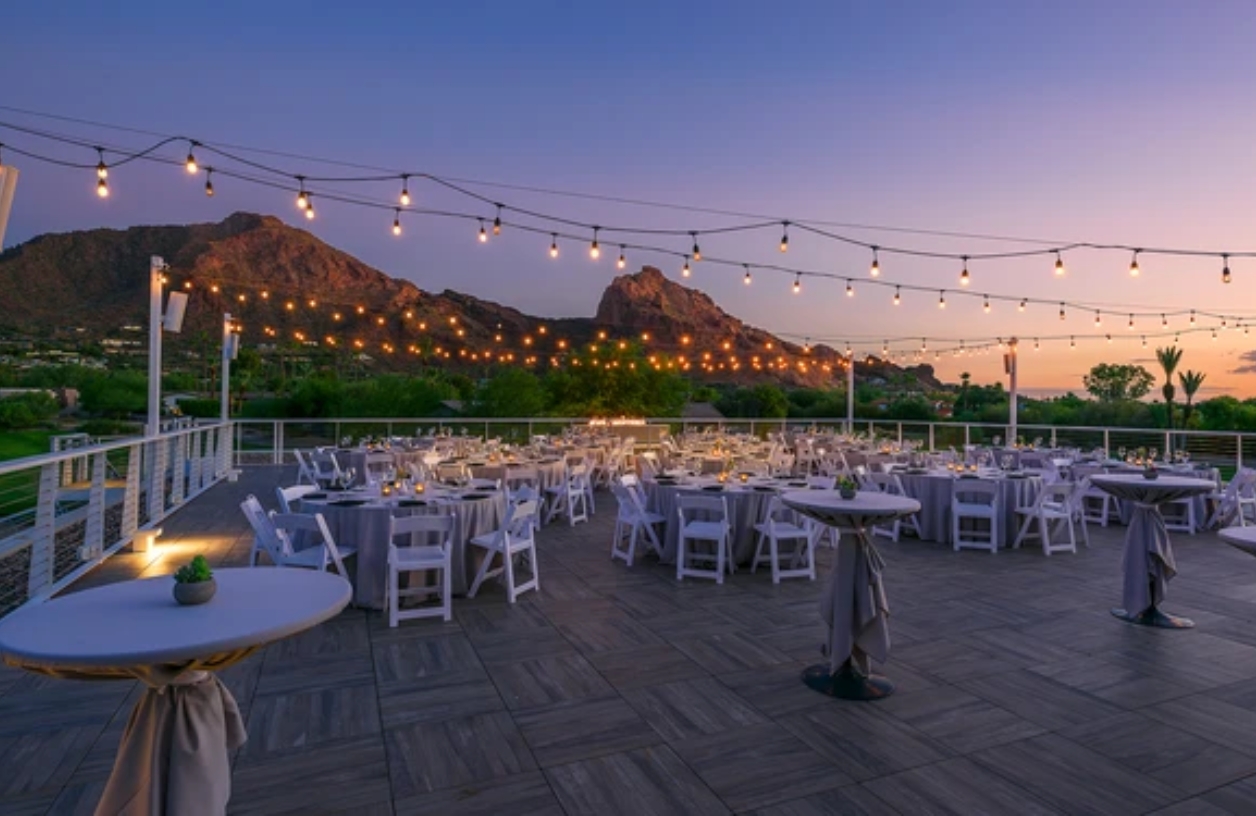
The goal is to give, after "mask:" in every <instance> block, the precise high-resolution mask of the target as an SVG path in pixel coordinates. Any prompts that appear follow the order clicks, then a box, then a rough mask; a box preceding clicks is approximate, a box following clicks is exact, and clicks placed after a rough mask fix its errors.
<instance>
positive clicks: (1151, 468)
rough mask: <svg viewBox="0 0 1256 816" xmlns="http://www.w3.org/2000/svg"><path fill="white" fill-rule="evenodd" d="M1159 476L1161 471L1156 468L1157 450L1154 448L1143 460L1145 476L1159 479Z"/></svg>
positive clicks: (1145, 477)
mask: <svg viewBox="0 0 1256 816" xmlns="http://www.w3.org/2000/svg"><path fill="white" fill-rule="evenodd" d="M1140 450H1141V448H1140ZM1159 477H1160V471H1158V470H1156V451H1155V449H1154V448H1153V449H1152V450H1149V451H1148V452H1147V458H1146V459H1144V460H1143V478H1144V479H1158V478H1159Z"/></svg>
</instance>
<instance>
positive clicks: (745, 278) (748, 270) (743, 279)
mask: <svg viewBox="0 0 1256 816" xmlns="http://www.w3.org/2000/svg"><path fill="white" fill-rule="evenodd" d="M742 267H744V268H745V270H746V276H745V277H743V278H742V279H741V282H742V283H744V284H746V285H747V286H749V285H750V264H742Z"/></svg>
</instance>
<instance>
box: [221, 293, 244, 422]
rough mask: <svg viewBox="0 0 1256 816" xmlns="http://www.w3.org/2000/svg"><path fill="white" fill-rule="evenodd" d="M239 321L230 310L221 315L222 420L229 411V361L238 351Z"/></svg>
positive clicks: (224, 420) (224, 419)
mask: <svg viewBox="0 0 1256 816" xmlns="http://www.w3.org/2000/svg"><path fill="white" fill-rule="evenodd" d="M241 330H242V327H241V326H240V321H238V320H236V319H235V318H233V317H232V316H231V314H230V312H228V313H226V314H224V315H223V316H222V372H221V373H222V406H221V407H222V421H223V422H226V421H227V418H228V415H229V414H230V413H231V361H232V360H234V359H235V358H236V355H237V354H239V353H240V332H241Z"/></svg>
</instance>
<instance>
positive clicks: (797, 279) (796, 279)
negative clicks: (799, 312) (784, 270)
mask: <svg viewBox="0 0 1256 816" xmlns="http://www.w3.org/2000/svg"><path fill="white" fill-rule="evenodd" d="M801 291H802V279H801V278H800V277H799V276H798V275H794V294H795V295H796V294H798V293H799V292H801Z"/></svg>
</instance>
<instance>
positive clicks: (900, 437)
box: [898, 422, 903, 447]
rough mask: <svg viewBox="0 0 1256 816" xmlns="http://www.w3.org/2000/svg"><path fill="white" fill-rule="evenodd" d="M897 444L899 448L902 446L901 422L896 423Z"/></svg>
mask: <svg viewBox="0 0 1256 816" xmlns="http://www.w3.org/2000/svg"><path fill="white" fill-rule="evenodd" d="M898 444H899V447H902V445H903V423H901V422H900V423H898Z"/></svg>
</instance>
